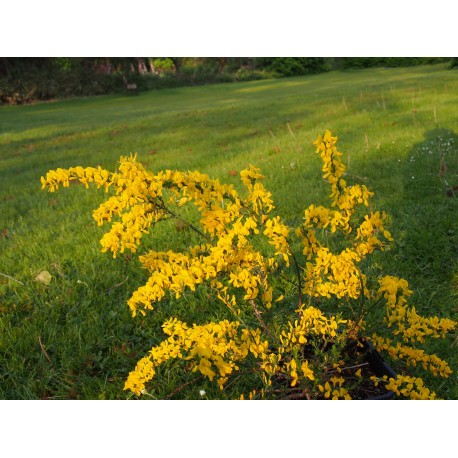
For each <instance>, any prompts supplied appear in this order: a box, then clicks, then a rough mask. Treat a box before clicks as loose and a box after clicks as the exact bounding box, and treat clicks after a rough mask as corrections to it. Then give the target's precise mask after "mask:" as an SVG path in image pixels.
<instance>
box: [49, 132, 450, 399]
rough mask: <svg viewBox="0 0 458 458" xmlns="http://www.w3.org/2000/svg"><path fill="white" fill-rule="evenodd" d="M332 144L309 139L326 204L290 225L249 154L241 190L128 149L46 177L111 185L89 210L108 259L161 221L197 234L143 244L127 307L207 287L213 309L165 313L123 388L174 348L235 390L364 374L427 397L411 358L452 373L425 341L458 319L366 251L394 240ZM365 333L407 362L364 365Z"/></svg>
mask: <svg viewBox="0 0 458 458" xmlns="http://www.w3.org/2000/svg"><path fill="white" fill-rule="evenodd" d="M336 142H337V137H334V136H332V135H331V133H330V132H329V131H326V132H325V133H324V135H320V136H318V138H317V139H316V141H315V145H316V148H317V153H318V154H319V155H320V157H321V159H322V162H323V166H322V172H323V178H324V180H325V181H326V182H327V184H328V186H329V188H330V194H329V200H330V201H329V205H328V206H322V205H315V204H311V205H309V206H308V207H307V208H305V209H304V212H303V214H302V222H301V224H300V225H299V226H297V227H291V226H289V225H288V224H287V223H286V222H285V221H284V220H283V219H282V217H281V216H280V215H279V214H278V213H277V212H276V209H275V207H274V202H273V199H272V194H271V193H270V192H269V191H268V190H267V189H266V188H265V187H264V185H263V184H262V179H263V176H262V175H261V172H260V170H259V169H257V168H256V167H254V166H252V165H250V166H249V167H248V168H247V169H245V170H243V171H242V172H241V173H240V178H241V182H242V184H243V186H244V188H245V192H244V193H243V195H242V194H241V193H239V192H237V190H236V189H235V188H234V187H233V186H232V185H226V184H222V183H220V182H219V181H218V180H216V179H211V178H210V177H208V176H207V175H204V174H202V173H200V172H197V171H193V172H179V171H172V170H165V171H160V172H158V173H153V172H149V171H147V170H146V169H145V168H144V167H143V166H142V165H141V164H140V163H139V162H137V159H136V156H130V157H121V159H120V163H119V166H118V170H117V171H115V172H109V171H107V170H104V169H102V168H101V167H100V166H99V167H98V168H92V167H88V168H83V167H72V168H69V169H57V170H52V171H49V172H48V173H47V174H46V176H45V177H42V178H41V182H42V186H43V188H47V189H49V191H51V192H54V191H56V190H57V189H58V188H59V186H60V185H63V186H64V187H68V186H69V185H70V183H71V182H72V181H79V182H80V183H83V184H84V185H85V186H86V187H88V186H89V185H90V184H95V185H96V186H97V187H98V188H103V189H105V191H106V192H108V193H110V192H111V196H110V197H109V198H108V199H107V200H106V202H104V203H102V204H101V205H100V207H99V208H97V209H96V210H94V212H93V217H94V219H95V220H96V221H97V224H98V225H100V226H102V225H104V224H106V223H111V229H110V230H109V231H108V232H106V233H105V235H104V236H103V237H102V239H101V245H102V251H103V252H107V251H108V252H111V253H112V255H113V257H114V258H116V257H117V256H118V255H119V254H120V253H123V252H124V251H126V250H128V251H131V252H136V251H137V249H138V248H139V246H140V244H141V242H142V240H143V238H144V237H145V236H146V235H147V234H150V233H153V232H154V228H155V226H156V225H157V224H161V223H164V222H165V221H167V220H176V221H177V222H179V223H180V224H179V225H178V224H177V226H176V227H177V230H178V229H179V227H178V226H180V227H181V228H183V227H184V226H185V227H187V228H188V229H189V230H190V231H192V232H193V233H194V234H195V235H196V236H197V237H198V238H199V239H200V243H197V244H195V245H193V246H190V247H184V248H183V250H182V251H179V252H178V251H172V250H168V251H156V250H151V251H149V252H147V253H146V254H143V255H141V256H140V257H139V259H140V262H141V264H142V265H143V267H144V268H145V269H146V270H147V271H148V273H149V278H148V280H147V281H146V283H145V284H144V285H143V286H141V287H140V288H139V289H138V290H137V291H135V292H134V293H133V294H132V297H131V298H130V299H129V301H128V306H129V307H130V310H131V312H132V315H133V316H134V317H135V316H136V315H137V314H140V315H146V314H147V313H151V312H152V311H153V310H154V308H155V307H160V306H161V303H162V302H163V301H165V300H166V299H167V298H168V297H174V298H175V299H176V300H180V299H182V298H183V296H185V295H187V294H188V293H191V294H198V293H199V291H202V289H203V288H205V297H206V298H207V299H206V300H207V301H208V302H209V304H210V305H211V308H214V309H215V310H217V311H218V313H216V314H215V316H218V317H219V318H218V319H213V320H209V321H207V322H205V323H192V322H188V321H189V320H191V321H192V320H193V319H194V318H193V310H190V311H189V316H188V317H187V318H188V319H186V320H183V319H178V318H177V317H176V316H171V317H170V318H169V319H167V320H166V321H165V322H164V323H163V325H162V331H161V330H159V329H158V330H157V332H158V333H160V332H162V333H163V334H164V339H163V340H162V342H160V343H158V344H157V345H154V346H153V347H152V348H151V350H150V352H149V353H148V354H147V355H145V356H144V357H143V358H142V359H140V361H138V363H137V365H136V367H135V368H134V370H133V371H132V372H131V373H130V374H129V376H128V377H127V380H126V382H125V389H126V390H130V391H131V392H132V393H134V394H135V395H138V396H140V395H141V394H143V393H145V392H147V390H148V389H151V388H149V387H150V386H152V387H153V388H152V390H154V380H155V378H157V377H160V376H161V374H163V372H161V370H160V368H161V366H163V365H165V366H166V367H167V364H168V362H170V361H171V360H175V361H177V362H178V364H179V366H180V368H181V370H182V371H187V372H191V373H192V372H197V373H200V377H204V378H207V379H209V380H210V381H214V382H215V383H217V384H218V386H219V388H220V389H221V390H225V389H227V386H228V385H229V384H230V381H233V380H234V379H237V380H240V379H244V380H245V381H246V382H245V384H244V387H245V391H244V392H239V393H237V397H240V398H245V397H249V398H257V397H261V398H274V399H283V398H307V399H327V398H332V399H351V398H358V397H360V396H361V392H366V391H364V390H367V389H366V388H364V387H366V386H367V383H369V384H370V385H371V386H372V387H374V386H377V385H378V386H381V387H384V389H386V390H391V391H393V392H395V393H396V394H397V395H400V396H405V397H408V398H413V399H433V398H435V397H436V393H434V392H432V391H431V390H430V389H429V388H428V387H426V386H425V383H424V382H423V380H422V379H421V378H420V377H418V376H417V375H416V374H415V372H413V373H411V372H412V371H413V369H411V370H410V368H415V366H421V367H422V368H423V369H425V370H428V371H430V372H431V373H432V374H433V375H434V376H438V377H449V376H450V374H451V372H452V371H451V369H450V367H449V365H448V364H447V362H446V361H444V360H442V359H441V358H440V357H439V356H437V355H435V354H428V353H427V352H426V351H425V349H424V347H423V345H424V343H425V342H426V341H427V340H428V339H437V338H444V337H446V335H447V333H448V332H450V331H452V330H454V329H455V328H456V322H454V321H452V320H450V319H448V318H440V317H437V316H433V317H424V316H421V315H420V314H419V313H418V312H417V310H416V308H415V306H414V305H411V304H409V296H411V294H412V291H411V290H410V289H409V285H408V283H407V281H406V280H405V279H402V278H397V277H395V276H392V275H390V274H389V273H383V272H382V273H380V270H379V268H374V266H373V263H372V262H371V260H372V256H373V255H374V253H375V252H376V251H379V252H381V251H384V250H385V248H386V247H387V246H388V245H389V243H390V242H391V241H392V237H391V234H390V232H389V231H388V230H387V228H386V225H387V215H386V214H385V213H384V212H382V211H375V210H374V209H373V208H372V205H371V204H370V201H371V198H372V196H373V193H372V192H371V191H370V190H369V189H368V188H367V187H366V186H364V185H359V184H354V183H352V184H350V183H348V182H347V180H346V178H345V170H346V167H345V165H344V163H343V162H342V161H341V156H342V153H341V152H339V151H338V149H337V147H336ZM187 205H193V206H194V207H195V209H197V211H198V213H199V215H200V216H199V217H200V219H199V221H198V222H196V221H194V220H188V221H186V220H185V218H184V217H183V207H184V206H187ZM367 341H370V342H372V343H373V344H374V345H375V346H376V348H377V349H379V350H380V351H381V352H382V353H384V354H386V355H388V356H389V357H390V358H391V359H392V360H393V361H399V362H401V363H403V366H404V368H405V371H406V372H405V373H402V374H399V375H397V376H396V377H388V376H384V377H381V376H377V375H374V374H372V375H371V374H367V373H366V372H365V370H366V369H367V367H366V366H367V363H365V362H364V360H362V359H361V358H360V357H359V356H358V355H360V354H361V353H363V350H362V349H363V348H364V346H365V344H366V343H367ZM232 389H233V387H232Z"/></svg>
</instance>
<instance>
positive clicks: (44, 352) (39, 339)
mask: <svg viewBox="0 0 458 458" xmlns="http://www.w3.org/2000/svg"><path fill="white" fill-rule="evenodd" d="M38 343H39V344H40V347H41V351H42V352H43V354H44V355H45V356H46V359H47V360H48V361H49V364H52V362H51V358H50V357H49V355H48V353H47V351H46V350H45V347H44V346H43V344H42V342H41V336H38Z"/></svg>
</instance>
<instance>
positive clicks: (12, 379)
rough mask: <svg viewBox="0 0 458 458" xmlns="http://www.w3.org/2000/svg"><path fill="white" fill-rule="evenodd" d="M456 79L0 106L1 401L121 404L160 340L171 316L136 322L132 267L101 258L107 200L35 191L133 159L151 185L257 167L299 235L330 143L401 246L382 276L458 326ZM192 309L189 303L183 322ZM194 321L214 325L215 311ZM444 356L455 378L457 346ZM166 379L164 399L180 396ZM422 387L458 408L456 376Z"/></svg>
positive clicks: (315, 79) (218, 88)
mask: <svg viewBox="0 0 458 458" xmlns="http://www.w3.org/2000/svg"><path fill="white" fill-rule="evenodd" d="M457 76H458V75H457V73H456V72H454V71H449V70H446V69H445V68H444V67H443V66H432V67H413V68H406V69H371V70H362V71H353V72H347V73H337V72H332V73H329V74H324V75H317V76H312V77H304V78H292V79H284V80H275V81H256V82H249V83H243V84H222V85H214V86H205V87H196V88H181V89H173V90H164V91H159V92H150V93H145V94H141V95H139V96H130V97H129V96H126V97H121V96H108V97H98V98H87V99H74V100H66V101H58V102H53V103H43V104H37V105H32V106H23V107H0V145H1V146H0V212H1V213H0V214H1V218H0V253H1V256H0V273H2V274H4V275H8V276H10V277H12V278H14V279H15V280H12V279H9V278H7V277H5V276H1V275H0V397H1V398H16V399H17V398H40V397H42V398H47V397H57V398H99V397H100V398H105V397H109V398H112V397H114V398H117V397H121V398H122V397H125V396H126V393H123V392H122V386H123V380H124V378H125V376H126V374H127V372H128V371H129V370H131V369H132V368H133V366H134V364H135V362H136V360H137V359H138V358H139V357H140V356H141V355H142V354H143V353H144V352H146V351H147V350H148V348H150V347H151V345H153V344H154V343H156V342H158V339H160V336H158V335H157V333H155V328H156V326H157V323H160V322H162V321H163V319H164V318H166V317H168V316H169V314H171V311H170V310H167V306H165V307H164V309H161V310H159V309H158V311H157V313H156V315H154V316H151V317H148V318H147V319H146V320H145V321H142V320H132V319H131V318H130V315H129V313H128V311H127V306H126V305H125V302H126V300H127V298H128V297H129V295H130V293H131V292H132V291H133V290H134V289H136V288H137V287H138V286H139V285H140V284H142V281H143V280H144V277H143V276H142V272H140V271H139V269H138V264H137V262H136V260H135V257H134V258H132V259H131V260H129V258H126V257H124V258H121V259H117V260H113V259H111V257H110V256H109V255H106V254H105V255H103V254H101V253H100V251H99V243H98V240H99V238H100V236H101V234H102V232H101V230H100V229H99V228H97V227H95V224H94V223H93V221H92V218H91V212H92V209H94V208H95V207H96V206H97V204H98V203H100V202H101V201H102V199H103V197H104V195H103V192H101V193H97V192H96V191H95V190H94V191H93V190H90V191H85V190H84V188H83V187H80V186H75V187H72V188H71V189H68V190H61V191H59V192H58V193H56V194H50V193H46V192H42V191H40V182H39V178H40V176H41V175H43V174H44V173H45V172H46V171H47V170H48V169H52V168H56V167H64V168H65V167H68V166H71V165H83V166H89V165H92V166H96V165H97V164H102V165H103V166H104V167H106V168H108V169H113V168H114V167H115V163H116V161H117V159H118V158H119V156H120V155H122V154H124V155H125V154H128V153H130V152H137V153H138V155H139V159H140V160H141V161H142V162H143V163H145V164H146V165H148V166H149V167H151V168H153V169H154V170H159V169H162V168H176V169H198V170H200V171H202V172H205V173H208V174H210V175H211V176H215V177H219V178H221V179H222V180H225V181H227V182H231V183H235V184H237V183H238V178H237V177H234V176H232V175H231V174H230V173H229V172H231V171H234V170H235V171H240V170H241V169H242V168H244V167H245V166H246V165H247V164H249V163H253V164H255V165H257V166H258V167H260V168H261V169H262V171H263V173H264V174H265V175H266V181H265V184H266V187H267V188H268V189H270V190H271V191H272V192H273V194H274V199H275V201H276V203H277V208H278V209H279V211H280V212H281V213H282V214H283V215H284V216H286V217H287V218H289V219H290V220H291V221H292V220H297V221H298V218H300V213H301V212H302V210H303V208H304V207H306V206H307V205H309V204H310V203H312V202H316V201H320V200H321V201H323V199H324V197H325V194H324V191H325V188H324V187H323V186H322V182H321V179H320V174H321V172H320V163H319V160H318V158H316V157H315V155H314V153H313V151H314V149H313V147H312V145H311V142H312V141H313V139H314V138H315V137H316V135H317V134H318V133H321V132H323V131H324V129H325V128H329V129H331V130H332V131H333V132H334V133H337V135H338V136H339V138H340V149H341V150H342V151H343V152H344V153H346V155H347V156H346V157H347V161H348V172H349V174H350V176H351V177H352V178H354V179H356V180H360V181H363V182H364V183H365V184H366V185H367V186H368V187H369V188H370V189H371V190H373V191H375V192H376V195H375V199H374V202H375V205H376V206H377V208H378V209H384V210H386V211H387V212H388V213H390V214H391V215H392V219H393V225H392V233H393V235H394V237H395V240H396V245H395V247H394V248H393V250H392V251H391V252H389V253H387V254H386V256H383V257H380V260H379V267H380V268H381V269H382V268H383V269H384V271H385V272H386V273H389V274H393V275H400V276H403V277H405V278H407V279H408V280H409V282H410V284H411V286H412V288H414V289H415V296H414V302H415V303H416V304H417V309H418V310H419V311H420V313H425V314H430V313H438V314H440V315H441V316H442V315H444V316H454V317H455V318H456V312H457V310H456V289H454V288H453V284H454V283H453V282H454V281H455V287H456V272H457V270H458V262H457V259H458V258H457V254H458V253H457V251H458V248H457V247H458V219H457V210H458V199H457V198H449V197H447V196H446V189H447V188H448V187H450V186H453V185H458V136H457V135H458V134H457V131H456V129H457V122H456V121H457V119H458V77H457ZM441 157H442V163H445V165H446V167H447V169H446V170H445V168H444V167H442V168H441V166H440V164H441ZM441 170H442V171H441ZM440 171H441V172H440ZM183 237H184V238H185V240H184V242H185V243H186V237H189V235H187V234H183V233H182V232H179V233H176V234H172V235H171V234H170V233H169V232H168V233H166V232H165V231H159V232H158V233H157V234H156V235H155V238H154V240H153V241H151V242H150V243H152V245H153V246H154V247H158V248H159V247H160V248H167V247H171V248H174V247H177V246H179V242H180V241H183V240H180V239H183ZM41 270H48V271H49V272H50V273H51V274H52V275H53V281H52V282H51V284H50V286H49V287H44V286H42V285H41V284H39V283H38V282H36V281H34V278H35V276H36V275H37V273H39V272H40V271H41ZM126 279H127V280H126ZM19 282H20V283H19ZM121 283H122V284H121ZM196 304H197V302H196V301H194V302H193V300H192V299H191V298H188V299H186V300H185V303H184V305H182V309H178V310H177V313H178V315H179V314H180V313H183V316H185V313H184V312H185V308H186V307H197V305H196ZM199 307H200V311H199V312H198V313H197V314H196V320H203V321H205V318H206V316H207V315H208V314H209V313H211V309H210V307H209V306H208V305H202V304H200V305H199ZM156 329H157V328H156ZM39 340H40V341H41V343H42V344H43V346H44V348H45V349H46V351H47V354H48V356H49V359H50V361H51V363H50V362H49V361H48V359H47V357H46V355H45V353H44V351H42V349H41V348H40V343H39ZM452 340H453V339H452ZM434 347H437V350H438V352H439V354H440V355H441V356H443V357H445V359H448V360H449V361H450V363H451V364H452V367H453V369H455V370H456V369H457V360H456V356H455V353H456V346H455V347H451V341H449V342H441V343H438V344H435V346H434ZM434 349H435V348H434ZM170 373H171V374H172V375H170V380H169V382H167V379H166V380H165V381H164V382H163V383H164V386H159V387H158V390H159V392H161V389H163V390H164V391H163V392H164V393H165V392H167V390H168V391H169V392H170V391H171V389H173V387H174V385H176V379H174V378H173V377H174V376H173V371H171V372H170ZM428 381H429V383H430V385H431V386H432V387H433V388H434V389H436V390H438V392H439V393H440V394H441V396H443V397H446V398H452V399H453V398H456V397H457V389H456V375H453V376H452V378H450V379H449V380H447V381H445V382H444V381H442V380H440V381H436V380H428ZM167 383H169V386H168V385H167ZM205 389H206V390H207V393H211V391H208V390H209V389H210V388H209V387H207V386H205ZM198 390H199V387H195V386H194V387H192V389H190V390H188V391H186V390H185V391H183V393H185V394H184V395H185V396H196V395H197V394H198ZM210 390H211V389H210ZM186 393H187V394H186Z"/></svg>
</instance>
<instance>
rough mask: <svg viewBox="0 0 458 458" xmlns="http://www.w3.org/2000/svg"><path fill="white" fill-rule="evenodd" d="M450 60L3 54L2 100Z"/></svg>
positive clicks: (456, 61)
mask: <svg viewBox="0 0 458 458" xmlns="http://www.w3.org/2000/svg"><path fill="white" fill-rule="evenodd" d="M444 62H449V68H458V58H456V57H454V58H450V57H448V58H446V57H339V58H334V57H245V58H244V57H232V58H225V57H223V58H221V57H220V58H216V57H215V58H107V57H105V58H67V57H63V58H62V57H61V58H0V104H23V103H30V102H33V101H37V100H50V99H55V98H64V97H73V96H88V95H100V94H113V93H122V92H126V85H127V83H129V84H136V86H137V90H138V91H148V90H152V89H163V88H172V87H179V86H189V85H198V84H208V83H222V82H237V81H249V80H256V79H265V78H280V77H291V76H299V75H309V74H316V73H323V72H327V71H330V70H348V69H361V68H370V67H401V66H402V67H405V66H412V65H428V64H437V63H444Z"/></svg>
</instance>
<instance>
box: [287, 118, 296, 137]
mask: <svg viewBox="0 0 458 458" xmlns="http://www.w3.org/2000/svg"><path fill="white" fill-rule="evenodd" d="M286 125H287V126H288V129H289V132H290V134H291V135H292V136H293V138H294V139H295V138H296V136H295V135H294V132H293V130H292V129H291V126H290V125H289V122H287V123H286Z"/></svg>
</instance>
